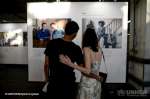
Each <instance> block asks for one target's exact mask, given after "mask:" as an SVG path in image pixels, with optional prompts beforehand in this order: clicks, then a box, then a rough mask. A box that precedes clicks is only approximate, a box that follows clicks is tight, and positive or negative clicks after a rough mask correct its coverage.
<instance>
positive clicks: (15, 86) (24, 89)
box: [0, 65, 146, 99]
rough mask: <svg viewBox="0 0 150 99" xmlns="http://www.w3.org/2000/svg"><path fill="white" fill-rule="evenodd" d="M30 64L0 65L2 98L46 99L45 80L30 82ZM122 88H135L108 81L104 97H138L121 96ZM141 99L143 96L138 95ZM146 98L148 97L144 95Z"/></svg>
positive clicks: (115, 98) (131, 98)
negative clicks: (43, 90) (19, 94)
mask: <svg viewBox="0 0 150 99" xmlns="http://www.w3.org/2000/svg"><path fill="white" fill-rule="evenodd" d="M27 80H28V66H27V65H0V98H1V97H7V98H9V99H44V98H45V95H44V94H43V93H42V91H41V89H42V87H43V86H44V83H43V82H28V81H27ZM121 90H134V88H133V87H132V86H130V85H128V84H122V83H115V84H114V83H108V84H105V87H104V92H103V97H102V99H112V98H113V99H122V98H125V99H127V98H130V99H137V97H135V96H132V97H129V96H128V97H127V96H126V95H123V96H120V95H118V92H120V91H121ZM8 93H9V94H10V93H27V94H31V93H36V94H39V95H36V96H31V95H26V96H25V95H24V96H18V95H11V96H8V95H7V96H6V95H5V94H8ZM138 98H139V99H141V98H143V97H138ZM144 98H146V97H144Z"/></svg>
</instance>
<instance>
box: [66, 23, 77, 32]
mask: <svg viewBox="0 0 150 99" xmlns="http://www.w3.org/2000/svg"><path fill="white" fill-rule="evenodd" d="M78 30H79V25H78V24H77V22H75V21H68V22H67V24H66V26H65V34H66V35H72V34H74V33H77V32H78Z"/></svg>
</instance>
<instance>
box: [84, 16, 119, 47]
mask: <svg viewBox="0 0 150 99" xmlns="http://www.w3.org/2000/svg"><path fill="white" fill-rule="evenodd" d="M87 28H93V29H95V31H96V34H97V37H98V40H99V42H100V46H101V47H102V48H122V19H117V18H114V19H101V18H82V32H83V33H84V32H85V30H86V29H87Z"/></svg>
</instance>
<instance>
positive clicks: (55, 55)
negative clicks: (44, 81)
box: [44, 39, 83, 83]
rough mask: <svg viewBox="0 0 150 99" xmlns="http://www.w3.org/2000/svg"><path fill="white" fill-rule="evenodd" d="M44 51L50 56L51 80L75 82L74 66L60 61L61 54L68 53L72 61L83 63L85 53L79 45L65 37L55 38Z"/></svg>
mask: <svg viewBox="0 0 150 99" xmlns="http://www.w3.org/2000/svg"><path fill="white" fill-rule="evenodd" d="M44 53H45V55H46V56H48V57H49V63H50V64H49V69H50V70H49V71H50V75H49V80H50V81H55V82H58V83H61V82H65V83H67V82H75V73H74V72H73V68H71V67H69V66H66V65H65V64H62V63H60V62H59V55H60V54H64V55H67V56H68V57H69V58H70V59H71V61H72V62H76V63H77V64H83V55H82V51H81V49H80V47H79V46H77V45H76V44H74V43H73V42H67V41H64V40H63V39H54V40H51V41H50V42H49V43H48V45H47V47H46V50H45V52H44Z"/></svg>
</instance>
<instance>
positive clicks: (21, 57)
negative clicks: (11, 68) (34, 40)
mask: <svg viewBox="0 0 150 99" xmlns="http://www.w3.org/2000/svg"><path fill="white" fill-rule="evenodd" d="M17 29H21V30H22V31H24V32H27V24H25V23H6V24H0V32H8V31H13V30H17ZM0 64H28V49H27V47H24V46H19V47H0Z"/></svg>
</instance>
